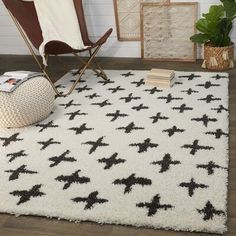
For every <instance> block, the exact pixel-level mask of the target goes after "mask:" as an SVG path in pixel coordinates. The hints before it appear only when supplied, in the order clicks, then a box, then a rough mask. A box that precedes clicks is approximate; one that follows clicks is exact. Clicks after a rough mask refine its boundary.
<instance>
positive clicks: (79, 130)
mask: <svg viewBox="0 0 236 236" xmlns="http://www.w3.org/2000/svg"><path fill="white" fill-rule="evenodd" d="M68 130H72V131H75V134H76V135H78V134H82V133H83V132H84V131H90V130H94V128H88V127H87V124H86V123H83V124H82V125H81V126H80V127H72V128H69V129H68Z"/></svg>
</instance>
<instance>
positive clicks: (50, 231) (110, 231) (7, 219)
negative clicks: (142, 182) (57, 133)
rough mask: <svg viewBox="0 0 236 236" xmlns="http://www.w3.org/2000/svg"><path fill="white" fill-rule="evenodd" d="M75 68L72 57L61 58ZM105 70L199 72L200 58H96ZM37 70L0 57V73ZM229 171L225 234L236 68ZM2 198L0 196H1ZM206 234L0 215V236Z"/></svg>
mask: <svg viewBox="0 0 236 236" xmlns="http://www.w3.org/2000/svg"><path fill="white" fill-rule="evenodd" d="M63 60H64V61H65V62H68V63H69V64H70V68H76V62H75V61H74V60H72V58H63ZM50 62H51V65H52V66H51V72H52V74H53V78H54V80H56V79H57V78H59V76H60V75H62V74H63V70H62V69H63V67H62V65H61V64H59V65H57V64H56V60H55V58H52V59H51V60H50ZM99 62H100V64H101V65H102V67H103V68H105V69H123V70H125V69H126V70H131V69H138V70H142V69H143V70H145V69H151V68H153V67H160V68H167V69H174V70H180V71H202V69H201V67H200V61H198V62H197V63H183V62H144V61H142V60H140V59H123V58H122V59H112V58H103V59H99ZM20 69H24V70H37V67H36V65H35V63H34V62H33V60H32V59H31V58H30V57H28V56H0V74H1V73H3V72H5V71H8V70H20ZM229 73H230V170H229V194H228V228H229V231H228V232H227V233H226V234H225V235H227V236H235V235H236V69H233V70H230V71H229ZM0 201H1V199H0ZM62 235H63V236H121V235H122V236H154V235H155V236H157V235H158V236H196V235H198V236H207V235H212V234H205V233H184V232H174V231H164V230H152V229H144V228H140V229H139V228H135V227H126V226H116V225H102V226H101V225H99V224H96V223H89V222H85V223H78V224H75V223H70V222H68V221H64V220H61V221H58V220H55V219H46V218H44V217H36V216H21V217H15V216H11V215H8V214H0V236H62Z"/></svg>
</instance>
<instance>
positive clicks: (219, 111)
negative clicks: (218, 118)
mask: <svg viewBox="0 0 236 236" xmlns="http://www.w3.org/2000/svg"><path fill="white" fill-rule="evenodd" d="M211 110H212V111H217V113H222V111H226V112H227V111H229V110H228V109H227V108H225V107H224V106H223V105H219V107H217V108H211Z"/></svg>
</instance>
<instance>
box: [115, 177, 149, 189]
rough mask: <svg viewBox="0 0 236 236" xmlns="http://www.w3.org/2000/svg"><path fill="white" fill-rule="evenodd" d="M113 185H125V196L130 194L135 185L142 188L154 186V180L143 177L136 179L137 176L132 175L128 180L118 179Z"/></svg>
mask: <svg viewBox="0 0 236 236" xmlns="http://www.w3.org/2000/svg"><path fill="white" fill-rule="evenodd" d="M113 184H115V185H125V189H124V194H126V193H130V192H131V191H132V188H133V186H134V185H141V186H142V187H144V186H148V185H152V180H151V179H148V178H143V177H135V174H131V175H130V176H129V177H128V178H123V179H116V180H115V181H114V182H113Z"/></svg>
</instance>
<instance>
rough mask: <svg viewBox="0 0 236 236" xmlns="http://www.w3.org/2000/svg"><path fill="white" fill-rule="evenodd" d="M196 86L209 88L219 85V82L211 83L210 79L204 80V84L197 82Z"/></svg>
mask: <svg viewBox="0 0 236 236" xmlns="http://www.w3.org/2000/svg"><path fill="white" fill-rule="evenodd" d="M196 86H199V87H204V88H205V89H209V88H211V87H219V86H220V84H213V83H211V81H206V82H205V84H197V85H196Z"/></svg>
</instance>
